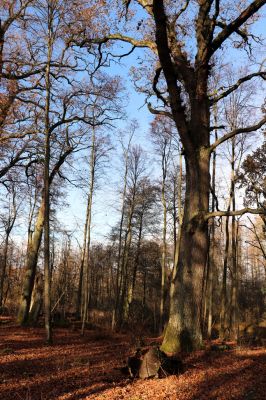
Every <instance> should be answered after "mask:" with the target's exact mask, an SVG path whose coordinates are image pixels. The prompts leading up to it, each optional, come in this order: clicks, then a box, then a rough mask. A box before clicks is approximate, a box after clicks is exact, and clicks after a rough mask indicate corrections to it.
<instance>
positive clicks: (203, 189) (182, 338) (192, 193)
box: [162, 147, 210, 353]
mask: <svg viewBox="0 0 266 400" xmlns="http://www.w3.org/2000/svg"><path fill="white" fill-rule="evenodd" d="M185 159H186V196H185V206H184V215H183V222H182V227H181V238H180V249H179V257H178V264H177V272H176V276H175V277H174V278H173V279H174V280H175V281H174V284H173V285H172V287H171V292H172V293H171V304H170V316H169V322H168V325H167V328H166V332H165V337H164V340H163V344H162V350H163V351H166V352H170V353H174V352H178V351H181V350H184V351H191V350H193V349H198V348H200V347H201V345H202V333H201V323H200V322H201V321H200V314H201V313H200V309H201V296H202V290H201V286H202V278H203V271H204V266H205V263H206V258H207V253H208V225H207V222H206V221H204V218H203V217H204V214H205V213H207V212H208V209H209V188H210V176H209V162H210V153H209V151H208V149H206V148H205V147H202V148H199V149H198V151H196V150H195V151H194V152H193V154H190V155H189V157H188V156H187V155H186V156H185Z"/></svg>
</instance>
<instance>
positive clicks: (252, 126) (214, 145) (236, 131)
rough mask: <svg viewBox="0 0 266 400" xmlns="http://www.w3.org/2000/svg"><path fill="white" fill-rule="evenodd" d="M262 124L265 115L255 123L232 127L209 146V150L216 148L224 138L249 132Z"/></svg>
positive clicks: (264, 120) (264, 122)
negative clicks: (232, 128) (236, 127)
mask: <svg viewBox="0 0 266 400" xmlns="http://www.w3.org/2000/svg"><path fill="white" fill-rule="evenodd" d="M264 124H266V117H264V118H263V119H262V120H260V121H259V122H258V123H257V124H256V125H251V126H247V127H246V128H238V129H234V130H233V131H231V132H229V133H227V134H226V135H224V136H222V137H221V138H220V139H218V140H216V142H214V143H213V144H212V145H211V146H210V151H211V152H212V151H213V150H214V149H216V147H217V146H219V145H220V144H222V143H224V142H225V141H226V140H228V139H231V138H232V137H234V136H236V135H239V134H240V133H251V132H254V131H257V130H258V129H260V128H261V127H262V126H263V125H264Z"/></svg>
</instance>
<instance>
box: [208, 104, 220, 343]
mask: <svg viewBox="0 0 266 400" xmlns="http://www.w3.org/2000/svg"><path fill="white" fill-rule="evenodd" d="M215 111H216V112H215V118H214V121H215V125H217V110H215ZM217 138H218V135H217V130H215V140H217ZM215 178H216V151H214V152H213V159H212V207H211V211H212V212H214V211H215V196H216V194H215V192H216V190H215V183H216V182H215ZM214 250H215V219H214V218H213V219H212V221H211V226H210V247H209V257H208V266H209V282H207V284H208V285H207V287H208V296H207V309H208V322H207V337H208V338H209V339H210V338H211V333H212V317H213V309H212V307H213V274H214V263H215V257H214Z"/></svg>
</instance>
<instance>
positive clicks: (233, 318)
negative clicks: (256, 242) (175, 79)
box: [230, 138, 238, 340]
mask: <svg viewBox="0 0 266 400" xmlns="http://www.w3.org/2000/svg"><path fill="white" fill-rule="evenodd" d="M231 169H232V208H233V211H235V209H236V199H235V138H233V139H232V162H231ZM236 235H237V229H236V217H235V216H233V217H232V288H231V315H230V336H231V339H233V340H237V337H238V321H237V285H238V282H237V281H238V277H237V275H238V274H237V244H236V243H237V237H236Z"/></svg>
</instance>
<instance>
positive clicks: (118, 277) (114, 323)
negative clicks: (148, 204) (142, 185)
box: [112, 134, 133, 331]
mask: <svg viewBox="0 0 266 400" xmlns="http://www.w3.org/2000/svg"><path fill="white" fill-rule="evenodd" d="M132 137H133V134H131V136H130V138H129V141H128V146H127V148H126V151H125V154H124V156H125V173H124V186H123V193H122V208H121V218H120V224H119V240H118V258H117V273H116V296H115V297H116V298H115V304H114V309H113V313H112V330H113V331H114V330H115V329H116V328H117V324H118V314H119V303H120V296H121V290H122V268H121V261H122V235H123V225H124V218H125V200H126V192H127V176H128V156H129V150H130V144H131V140H132Z"/></svg>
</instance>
